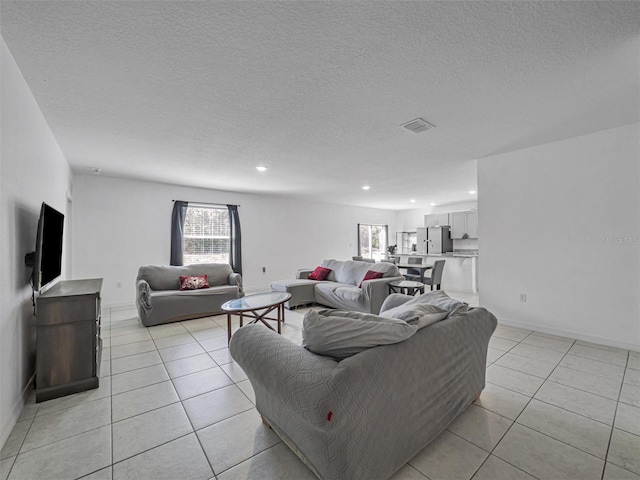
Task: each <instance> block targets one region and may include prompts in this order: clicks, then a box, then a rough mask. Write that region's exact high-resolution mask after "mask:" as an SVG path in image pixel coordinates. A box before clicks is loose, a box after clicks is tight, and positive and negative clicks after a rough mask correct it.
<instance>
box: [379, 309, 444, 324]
mask: <svg viewBox="0 0 640 480" xmlns="http://www.w3.org/2000/svg"><path fill="white" fill-rule="evenodd" d="M391 310H396V311H394V312H391V315H389V312H390V311H391ZM391 310H388V311H386V312H384V314H383V315H382V316H384V317H391V318H397V319H398V320H404V321H405V322H407V323H410V324H411V325H415V326H416V327H418V330H419V329H421V328H424V327H426V326H428V325H431V324H432V323H436V322H439V321H440V320H444V319H445V318H447V316H448V315H449V312H447V311H446V310H444V309H442V308H440V307H436V306H435V305H429V304H427V303H425V304H420V305H408V306H403V308H400V307H398V308H397V309H391Z"/></svg>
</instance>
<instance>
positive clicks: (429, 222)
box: [424, 213, 451, 228]
mask: <svg viewBox="0 0 640 480" xmlns="http://www.w3.org/2000/svg"><path fill="white" fill-rule="evenodd" d="M449 220H450V219H449V214H448V213H434V214H431V215H425V216H424V226H425V227H427V228H429V227H444V226H447V225H451V224H450V223H449Z"/></svg>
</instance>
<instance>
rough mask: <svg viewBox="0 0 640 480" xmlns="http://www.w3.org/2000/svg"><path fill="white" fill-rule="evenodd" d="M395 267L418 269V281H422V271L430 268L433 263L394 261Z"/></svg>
mask: <svg viewBox="0 0 640 480" xmlns="http://www.w3.org/2000/svg"><path fill="white" fill-rule="evenodd" d="M396 267H398V268H404V269H409V268H414V269H416V270H418V271H419V272H420V281H421V282H422V283H424V272H426V271H427V270H431V269H432V268H433V265H423V264H421V263H396Z"/></svg>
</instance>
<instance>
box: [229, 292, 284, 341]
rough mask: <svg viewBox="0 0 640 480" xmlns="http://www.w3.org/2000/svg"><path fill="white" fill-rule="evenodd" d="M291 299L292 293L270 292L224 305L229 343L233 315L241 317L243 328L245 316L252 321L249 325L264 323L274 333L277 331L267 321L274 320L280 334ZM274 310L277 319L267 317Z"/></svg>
mask: <svg viewBox="0 0 640 480" xmlns="http://www.w3.org/2000/svg"><path fill="white" fill-rule="evenodd" d="M290 298H291V294H290V293H285V292H268V293H256V294H254V295H247V296H245V297H242V298H235V299H233V300H229V301H228V302H225V303H223V304H222V310H224V311H225V312H227V343H228V342H230V341H231V315H232V314H237V315H239V316H240V327H242V326H243V323H244V316H245V314H248V315H247V316H248V317H249V318H250V319H251V320H250V321H249V322H248V323H258V322H262V323H264V324H265V325H266V326H267V327H269V328H270V329H271V330H273V331H274V332H275V331H276V330H275V329H274V328H273V327H272V326H271V325H269V324H268V323H267V322H266V321H267V320H272V321H275V322H277V324H278V330H277V331H278V333H281V328H280V324H281V323H283V322H284V304H285V302H286V301H287V300H289V299H290ZM274 310H276V311H277V313H276V318H272V317H267V315H268V314H269V313H271V312H273V311H274Z"/></svg>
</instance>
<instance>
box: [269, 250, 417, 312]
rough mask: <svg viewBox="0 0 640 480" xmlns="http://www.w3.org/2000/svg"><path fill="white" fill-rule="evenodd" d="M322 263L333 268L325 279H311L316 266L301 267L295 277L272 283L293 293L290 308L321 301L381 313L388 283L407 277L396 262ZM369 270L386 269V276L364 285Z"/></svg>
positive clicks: (339, 261)
mask: <svg viewBox="0 0 640 480" xmlns="http://www.w3.org/2000/svg"><path fill="white" fill-rule="evenodd" d="M320 266H321V267H325V268H329V269H331V273H329V276H328V277H327V278H326V279H325V280H323V281H317V280H309V274H311V272H313V269H310V270H308V269H306V270H298V272H297V273H296V278H295V279H290V280H277V281H274V282H271V290H272V291H277V292H288V293H290V294H291V298H290V299H289V301H288V302H287V303H286V304H285V306H286V307H287V308H294V307H297V306H299V305H306V304H310V303H319V304H321V305H326V306H327V307H332V308H340V309H344V310H353V311H356V312H364V313H378V312H379V311H380V307H381V306H382V303H383V302H384V300H385V298H387V296H388V295H389V287H388V283H389V282H392V281H394V280H404V277H403V276H402V275H401V274H400V271H399V270H398V267H396V266H395V265H394V264H392V263H386V262H384V263H368V262H361V261H357V260H356V261H354V260H332V259H330V260H323V261H322V263H321V264H320ZM369 270H372V271H374V272H382V273H383V274H384V275H383V277H382V278H379V279H375V280H367V281H366V282H364V283H363V284H362V287H361V288H360V287H359V285H360V282H361V281H362V279H363V278H364V276H365V274H366V273H367V272H368V271H369Z"/></svg>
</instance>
